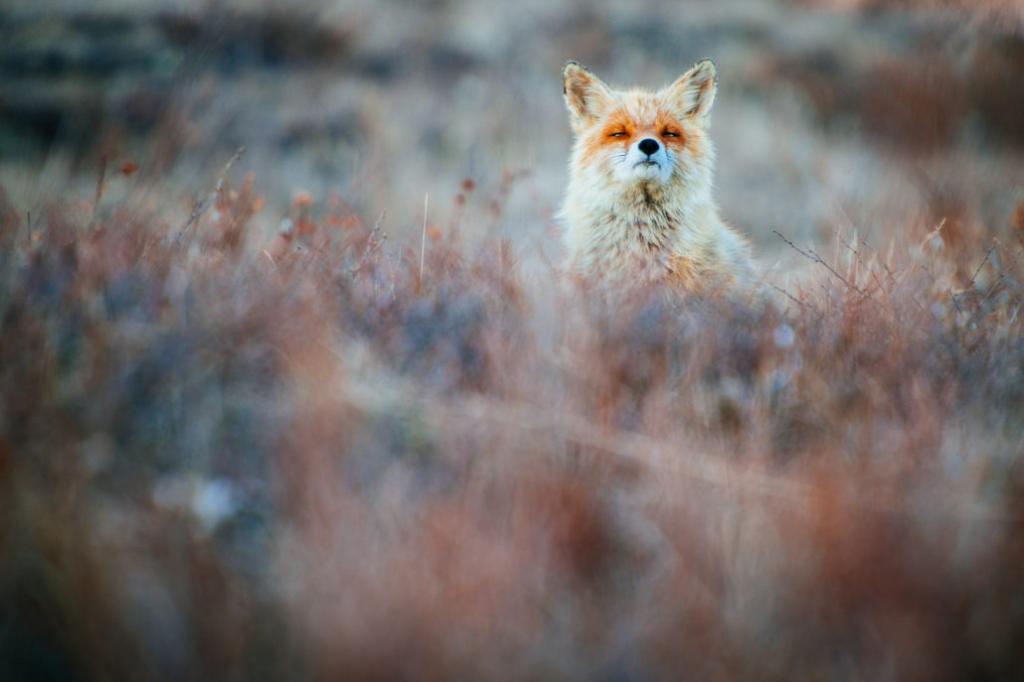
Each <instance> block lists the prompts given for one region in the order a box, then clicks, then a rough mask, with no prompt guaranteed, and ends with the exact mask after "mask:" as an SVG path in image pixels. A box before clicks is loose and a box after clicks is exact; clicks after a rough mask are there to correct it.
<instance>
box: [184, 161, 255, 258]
mask: <svg viewBox="0 0 1024 682" xmlns="http://www.w3.org/2000/svg"><path fill="white" fill-rule="evenodd" d="M244 153H245V147H239V148H238V150H237V151H236V152H235V153H234V154H233V155H232V156H231V158H230V159H228V162H227V163H226V164H225V165H224V170H222V171H221V173H220V175H219V176H218V177H217V185H216V186H215V187H214V189H213V191H212V192H210V193H209V194H208V195H206V198H205V199H199V198H198V197H196V198H195V200H194V201H193V202H192V213H191V214H189V217H188V220H186V221H185V224H184V225H182V226H181V229H180V230H179V231H178V236H177V237H176V238H175V240H174V245H175V246H179V245H180V244H181V240H182V239H183V238H184V237H185V235H186V234H187V233H188V232H189V230H190V229H191V228H192V227H193V226H194V225H196V224H198V223H199V219H200V218H202V217H203V214H204V213H206V211H207V210H208V209H209V208H210V205H211V204H213V202H214V200H215V199H216V198H217V195H218V194H220V193H221V190H223V189H224V179H225V178H226V177H227V175H228V172H229V171H230V170H231V167H232V166H233V165H235V162H236V161H238V159H239V158H241V156H242V154H244Z"/></svg>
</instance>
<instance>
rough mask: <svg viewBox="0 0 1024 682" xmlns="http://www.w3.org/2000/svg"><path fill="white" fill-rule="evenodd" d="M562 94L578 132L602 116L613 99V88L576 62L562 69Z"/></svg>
mask: <svg viewBox="0 0 1024 682" xmlns="http://www.w3.org/2000/svg"><path fill="white" fill-rule="evenodd" d="M562 94H564V95H565V105H566V106H567V107H568V108H569V114H570V117H571V119H572V127H573V129H574V130H576V131H577V132H579V131H580V130H581V129H582V128H584V127H586V126H587V125H588V124H590V123H592V122H593V121H594V119H596V118H598V117H599V116H601V114H602V113H603V112H604V111H605V109H606V108H607V106H608V104H609V103H610V102H611V100H612V97H613V95H612V91H611V88H609V87H608V86H607V85H605V84H604V82H603V81H602V80H601V79H600V78H598V77H597V76H595V75H594V74H592V73H591V72H590V71H588V70H587V69H586V68H585V67H583V66H581V65H579V64H578V63H576V62H569V63H568V64H566V65H565V68H564V69H562Z"/></svg>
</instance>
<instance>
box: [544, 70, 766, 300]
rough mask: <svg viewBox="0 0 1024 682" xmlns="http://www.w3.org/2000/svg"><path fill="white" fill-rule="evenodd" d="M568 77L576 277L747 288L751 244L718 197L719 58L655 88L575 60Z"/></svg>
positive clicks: (567, 216) (703, 290)
mask: <svg viewBox="0 0 1024 682" xmlns="http://www.w3.org/2000/svg"><path fill="white" fill-rule="evenodd" d="M562 78H563V95H564V98H565V104H566V107H567V108H568V110H569V120H570V123H571V127H572V131H573V134H574V144H573V148H572V154H571V158H570V163H569V182H568V187H567V190H566V193H565V200H564V202H563V204H562V208H561V213H560V216H561V220H562V222H563V224H564V228H565V229H564V233H563V234H564V240H565V248H566V252H567V268H566V270H567V272H568V274H569V275H570V276H571V278H572V279H573V280H575V281H583V282H587V283H592V284H604V285H608V286H611V287H612V288H613V289H614V288H621V287H623V286H624V285H639V286H647V285H668V286H669V288H670V290H673V291H676V292H679V293H683V294H697V295H704V294H711V293H713V292H724V293H731V292H736V291H739V290H742V289H743V288H744V287H748V286H749V285H750V283H751V280H752V276H753V265H752V255H751V247H750V243H749V242H748V241H747V239H746V238H745V237H744V236H742V235H741V234H740V233H739V232H737V231H736V230H734V229H733V228H732V227H730V226H729V225H727V224H726V223H725V222H724V221H723V220H722V218H721V217H720V216H719V211H718V206H717V204H716V203H715V200H714V198H713V197H712V176H713V172H714V165H715V149H714V146H713V145H712V142H711V139H710V137H709V135H708V124H709V115H710V112H711V105H712V104H713V103H714V100H715V93H716V91H717V88H718V75H717V72H716V69H715V66H714V64H713V63H712V62H711V61H710V60H703V61H700V62H697V63H696V64H695V65H694V66H693V67H692V68H690V69H689V70H688V71H686V72H685V73H684V74H683V75H682V76H680V77H679V78H678V79H676V80H675V82H673V83H672V84H671V85H669V86H667V87H664V88H662V89H661V90H658V91H655V92H652V91H649V90H643V89H636V88H634V89H629V90H616V89H613V88H611V87H609V86H608V85H607V84H606V83H604V81H602V80H601V79H600V78H598V77H597V76H595V75H594V74H593V73H592V72H591V71H590V70H588V69H587V68H586V67H584V66H582V65H580V64H579V63H578V62H575V61H570V62H568V63H567V64H566V65H565V67H564V69H563V72H562Z"/></svg>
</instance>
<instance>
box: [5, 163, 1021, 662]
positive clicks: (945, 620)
mask: <svg viewBox="0 0 1024 682" xmlns="http://www.w3.org/2000/svg"><path fill="white" fill-rule="evenodd" d="M227 177H231V176H230V174H229V175H228V176H227ZM211 186H216V188H217V189H216V191H215V192H214V194H213V195H212V196H211V198H210V200H209V204H207V203H206V200H202V201H200V202H198V203H197V204H196V206H197V207H196V208H195V209H192V210H191V211H190V212H189V218H188V220H187V221H185V222H184V224H182V223H181V222H178V221H176V220H175V221H167V220H165V219H164V218H163V217H162V215H163V214H161V213H160V212H152V211H148V210H147V209H146V208H144V207H141V206H137V205H134V204H133V203H132V202H131V201H130V200H125V201H124V202H123V203H122V204H120V205H119V206H113V207H107V209H106V210H99V211H97V210H96V207H95V206H90V205H83V204H82V203H81V202H78V203H75V202H70V203H64V204H60V203H55V204H53V205H52V207H51V208H50V209H49V210H47V211H46V212H45V213H44V214H42V215H38V216H31V222H29V219H28V217H26V216H22V215H19V213H18V212H16V211H14V210H13V208H11V205H10V204H9V203H7V202H6V201H5V202H4V203H3V207H4V208H3V210H2V211H0V214H2V219H0V241H2V248H0V278H2V286H0V391H2V395H3V396H4V397H3V402H2V412H0V424H2V426H3V428H2V430H0V433H2V436H0V486H2V493H0V500H2V504H3V507H4V509H3V514H2V515H0V519H2V522H0V543H2V544H0V546H2V548H3V550H2V551H3V556H4V560H3V562H2V570H0V603H2V604H3V608H2V613H3V614H4V616H3V623H2V628H0V632H2V633H3V635H2V637H0V647H2V650H0V653H2V655H0V661H2V664H0V666H2V667H0V673H2V676H3V677H4V678H5V679H22V678H24V676H26V675H29V674H30V673H31V674H35V675H38V676H40V677H47V676H48V678H52V679H69V678H93V677H95V678H131V679H200V678H202V679H213V678H217V679H220V678H226V679H236V678H237V679H247V678H263V677H265V678H273V679H280V678H288V679H295V678H317V679H396V678H418V679H422V678H428V679H450V678H456V679H467V678H476V679H480V678H488V679H508V678H516V679H524V678H527V679H549V678H579V679H595V678H612V677H616V678H619V677H626V678H629V679H655V678H656V679H662V678H665V679H677V678H678V677H679V676H680V675H682V676H684V677H686V678H687V679H718V680H734V679H778V680H783V679H795V678H798V679H851V680H853V679H865V680H867V679H870V680H886V679H893V680H895V679H933V680H937V679H950V680H953V679H964V678H978V679H1007V680H1009V679H1017V678H1019V677H1020V676H1021V675H1022V674H1024V668H1022V667H1021V666H1022V662H1021V661H1022V659H1021V657H1020V652H1019V646H1018V645H1019V642H1020V639H1021V637H1022V635H1024V601H1022V599H1024V571H1022V569H1021V566H1022V564H1021V559H1022V558H1024V545H1022V541H1021V538H1022V535H1021V528H1022V523H1024V506H1022V504H1021V500H1022V499H1024V497H1022V495H1024V477H1022V471H1021V468H1020V456H1021V454H1022V442H1024V420H1022V419H1021V414H1022V409H1024V390H1022V387H1024V377H1022V376H1021V367H1024V343H1022V340H1021V339H1022V336H1021V304H1022V300H1024V299H1022V295H1021V294H1022V288H1021V286H1022V276H1024V267H1022V265H1021V263H1020V259H1021V255H1022V244H1021V241H1020V240H1021V234H1022V233H1021V232H1020V228H1021V225H1019V224H1018V225H1016V226H1015V229H1013V228H1014V226H1007V229H1006V230H1003V233H1004V234H1005V235H1007V236H1006V237H1005V238H1004V239H1002V240H1000V241H994V240H991V241H987V242H984V243H975V244H973V245H971V246H966V245H965V244H964V243H963V242H959V243H958V245H957V246H956V248H954V247H953V246H951V245H949V244H947V243H945V242H944V241H943V232H942V229H941V227H940V228H939V229H936V230H934V231H933V232H932V233H930V234H927V235H916V236H913V238H910V237H904V238H898V239H893V240H892V243H889V244H878V245H875V246H872V245H870V244H868V243H866V242H864V241H863V240H859V239H858V238H857V237H856V236H855V235H853V234H844V235H840V239H839V240H838V242H839V243H840V244H841V248H840V249H839V250H838V251H837V254H836V256H835V257H831V256H829V257H825V256H822V255H820V254H818V253H817V252H815V251H811V250H807V249H805V248H804V247H802V246H800V245H797V244H796V243H794V244H793V245H792V246H793V248H794V249H797V250H798V251H800V253H801V254H802V256H801V257H803V256H806V258H807V268H808V269H809V276H808V277H806V278H805V279H804V282H805V284H804V285H803V286H804V288H803V289H801V290H795V289H789V290H786V291H784V292H783V293H778V290H773V289H771V287H772V286H777V285H774V284H770V283H769V284H766V290H767V291H768V292H769V293H771V294H773V295H763V296H762V295H757V296H752V297H750V298H749V300H738V301H687V302H671V301H665V300H664V299H663V298H662V297H661V296H659V295H658V294H657V292H652V293H651V295H650V296H649V297H647V296H639V297H637V298H635V299H631V300H629V301H626V302H624V303H623V302H618V303H615V304H612V303H608V302H603V301H600V300H596V299H595V298H594V297H592V296H590V295H589V294H588V293H587V292H583V291H566V290H564V289H559V288H558V287H557V286H556V285H555V278H554V275H553V273H552V272H550V271H547V272H545V273H544V274H543V275H540V277H541V279H542V281H541V282H540V283H538V282H536V281H533V282H529V281H525V280H524V278H523V275H522V270H521V266H519V265H517V262H516V249H515V248H513V246H512V245H510V244H508V243H505V242H500V241H485V242H483V243H481V244H478V245H475V246H468V245H467V244H465V243H463V242H462V241H461V240H460V239H459V237H458V234H457V229H455V227H454V225H452V226H449V227H445V226H443V224H442V223H441V222H438V223H437V224H435V223H434V222H433V221H430V222H429V223H428V224H425V230H424V234H425V235H426V240H425V245H426V246H425V249H423V250H422V252H421V248H420V247H421V244H420V239H419V235H417V237H416V238H415V239H409V240H408V242H396V241H394V240H393V239H387V238H386V234H385V230H384V229H382V227H381V221H378V220H364V219H363V218H362V217H361V216H358V215H355V214H353V213H352V212H351V210H349V209H348V208H346V206H345V205H344V204H343V202H341V201H340V200H337V199H333V200H329V201H326V202H323V203H318V202H317V201H315V200H314V199H313V198H312V197H308V196H300V197H299V198H298V199H297V200H296V201H295V203H294V205H293V207H292V212H291V215H290V217H289V221H288V222H287V223H286V227H288V229H287V230H285V231H284V232H282V233H281V234H280V235H278V236H277V237H275V238H274V239H272V240H269V241H268V240H267V239H265V238H264V237H263V236H261V235H260V233H259V231H258V230H254V229H253V227H252V224H251V223H252V218H253V216H254V215H257V214H258V212H259V211H260V207H261V199H260V197H259V196H258V190H257V189H256V186H257V183H256V180H255V179H254V178H253V176H252V175H251V174H250V175H247V176H245V178H244V179H243V180H242V181H241V183H240V184H239V186H238V187H237V188H234V187H232V184H231V182H230V180H228V179H225V178H224V177H222V178H221V180H220V181H217V182H213V183H211ZM472 189H473V188H472V185H471V184H467V186H466V187H465V190H466V191H467V192H468V191H472ZM96 196H97V197H99V198H100V200H101V201H102V196H103V192H102V190H98V191H97V192H96ZM456 204H457V206H458V205H461V204H460V203H459V202H456ZM133 206H134V207H133ZM1022 210H1024V209H1022ZM443 217H444V218H445V219H446V218H447V217H446V216H443ZM439 219H440V218H439ZM906 234H912V232H908V233H906ZM421 259H422V266H421ZM537 276H538V275H536V273H531V275H530V277H531V278H535V277H537ZM538 292H540V293H538ZM775 294H777V295H775ZM783 294H784V295H783Z"/></svg>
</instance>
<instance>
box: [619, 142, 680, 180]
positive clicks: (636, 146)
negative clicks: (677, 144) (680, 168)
mask: <svg viewBox="0 0 1024 682" xmlns="http://www.w3.org/2000/svg"><path fill="white" fill-rule="evenodd" d="M674 161H675V160H674V158H673V157H672V156H671V155H670V154H669V152H668V149H667V148H666V147H665V145H663V144H661V143H660V142H658V140H657V139H655V138H653V137H642V138H641V139H640V140H638V141H637V142H635V143H633V144H632V145H630V146H629V149H628V151H626V153H625V155H623V156H619V157H617V158H615V159H614V163H615V174H616V176H617V177H618V178H619V179H620V180H623V181H627V182H628V181H635V180H648V181H650V180H656V181H658V182H667V181H668V179H669V178H670V177H671V176H672V165H673V163H674Z"/></svg>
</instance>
